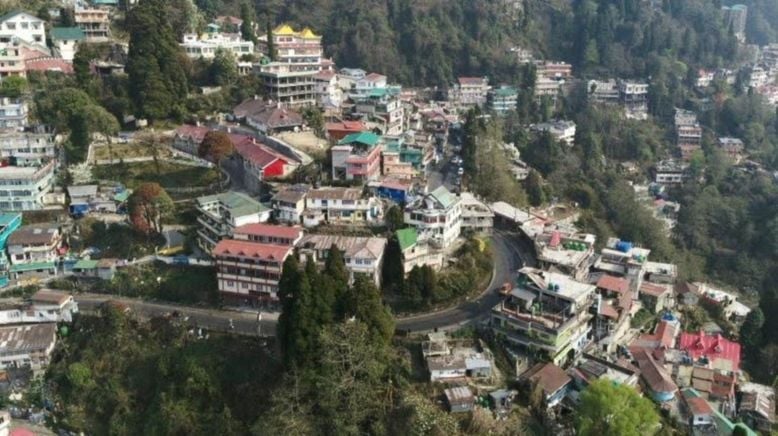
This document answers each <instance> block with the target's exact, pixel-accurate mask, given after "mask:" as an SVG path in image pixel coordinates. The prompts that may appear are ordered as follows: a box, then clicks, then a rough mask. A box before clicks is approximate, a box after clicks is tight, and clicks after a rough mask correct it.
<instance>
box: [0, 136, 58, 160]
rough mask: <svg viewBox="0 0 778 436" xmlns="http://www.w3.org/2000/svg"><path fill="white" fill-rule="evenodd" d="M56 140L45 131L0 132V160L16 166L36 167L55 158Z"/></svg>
mask: <svg viewBox="0 0 778 436" xmlns="http://www.w3.org/2000/svg"><path fill="white" fill-rule="evenodd" d="M57 152H58V150H57V140H56V138H55V136H54V134H52V133H47V132H45V131H42V130H41V131H34V132H23V131H19V130H8V131H4V132H0V158H3V159H6V160H8V161H10V162H12V163H13V164H14V165H18V166H38V165H43V164H45V163H46V162H47V161H48V160H50V159H53V158H56V157H57Z"/></svg>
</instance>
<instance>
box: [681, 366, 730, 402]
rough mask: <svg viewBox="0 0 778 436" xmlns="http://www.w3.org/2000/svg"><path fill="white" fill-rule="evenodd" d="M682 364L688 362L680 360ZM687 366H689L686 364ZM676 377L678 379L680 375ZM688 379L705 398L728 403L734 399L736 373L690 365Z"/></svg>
mask: <svg viewBox="0 0 778 436" xmlns="http://www.w3.org/2000/svg"><path fill="white" fill-rule="evenodd" d="M682 364H688V362H682ZM687 368H689V367H688V366H687ZM679 373H680V370H679ZM678 379H679V380H680V379H681V377H678ZM683 381H685V380H683ZM689 381H690V383H689V384H690V385H691V386H692V387H693V388H694V389H697V390H698V391H699V392H700V393H702V394H703V395H704V396H705V397H706V398H709V399H711V400H716V401H723V402H730V403H731V402H734V401H735V385H736V384H737V374H735V373H731V372H725V371H718V370H714V369H710V368H703V367H700V366H691V378H690V380H689Z"/></svg>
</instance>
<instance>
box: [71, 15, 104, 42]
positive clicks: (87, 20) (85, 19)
mask: <svg viewBox="0 0 778 436" xmlns="http://www.w3.org/2000/svg"><path fill="white" fill-rule="evenodd" d="M73 15H74V17H75V20H76V25H77V26H78V27H80V28H81V30H83V31H84V36H85V38H86V42H105V41H107V40H108V39H109V38H110V37H111V19H110V18H109V17H108V11H107V10H105V9H76V11H75V12H74V14H73Z"/></svg>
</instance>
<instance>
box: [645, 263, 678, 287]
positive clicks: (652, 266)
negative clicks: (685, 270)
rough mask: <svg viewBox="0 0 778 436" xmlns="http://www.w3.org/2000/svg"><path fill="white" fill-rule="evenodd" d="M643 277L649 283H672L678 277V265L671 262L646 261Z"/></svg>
mask: <svg viewBox="0 0 778 436" xmlns="http://www.w3.org/2000/svg"><path fill="white" fill-rule="evenodd" d="M644 271H645V273H644V274H643V279H644V280H647V281H649V282H651V283H658V284H662V285H674V284H675V281H676V279H677V278H678V267H677V266H676V265H674V264H672V263H661V262H650V261H649V262H646V263H645V265H644Z"/></svg>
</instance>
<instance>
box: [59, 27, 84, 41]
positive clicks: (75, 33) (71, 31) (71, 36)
mask: <svg viewBox="0 0 778 436" xmlns="http://www.w3.org/2000/svg"><path fill="white" fill-rule="evenodd" d="M84 38H86V35H84V31H83V30H81V28H80V27H52V28H51V39H52V40H53V41H81V40H83V39H84Z"/></svg>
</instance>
